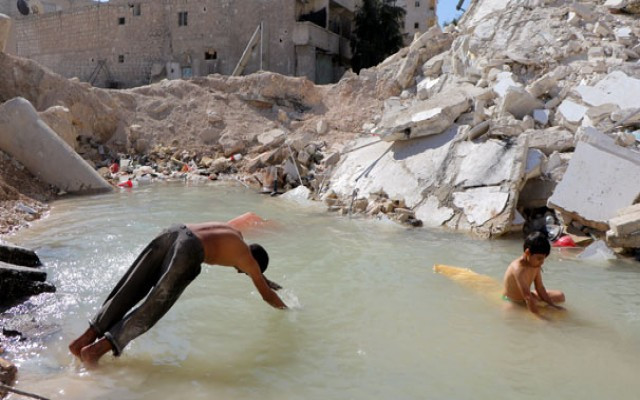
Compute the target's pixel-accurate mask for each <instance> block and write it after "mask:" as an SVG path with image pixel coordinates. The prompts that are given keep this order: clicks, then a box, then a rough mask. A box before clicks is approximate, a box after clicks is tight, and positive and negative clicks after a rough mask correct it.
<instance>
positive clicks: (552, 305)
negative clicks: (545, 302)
mask: <svg viewBox="0 0 640 400" xmlns="http://www.w3.org/2000/svg"><path fill="white" fill-rule="evenodd" d="M550 306H551V307H553V308H555V309H556V310H562V311H566V310H567V309H566V308H564V307H562V306H559V305H557V304H550Z"/></svg>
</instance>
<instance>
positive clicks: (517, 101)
mask: <svg viewBox="0 0 640 400" xmlns="http://www.w3.org/2000/svg"><path fill="white" fill-rule="evenodd" d="M542 107H544V103H543V102H541V101H540V100H538V99H536V98H535V97H533V96H532V95H531V94H530V93H529V92H527V91H526V90H524V88H522V87H516V86H510V87H509V88H507V90H506V92H505V94H504V96H503V97H502V100H501V101H500V112H501V113H505V112H508V113H509V114H511V115H513V116H514V117H516V118H518V119H522V118H524V117H525V116H527V115H531V114H532V113H533V110H535V109H537V108H542Z"/></svg>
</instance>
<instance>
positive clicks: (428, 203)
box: [414, 196, 455, 228]
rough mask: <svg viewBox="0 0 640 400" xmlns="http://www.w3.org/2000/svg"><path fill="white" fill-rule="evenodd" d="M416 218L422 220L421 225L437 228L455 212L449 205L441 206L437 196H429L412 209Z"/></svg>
mask: <svg viewBox="0 0 640 400" xmlns="http://www.w3.org/2000/svg"><path fill="white" fill-rule="evenodd" d="M414 212H415V215H416V218H418V219H419V220H421V221H422V223H423V225H424V226H426V227H429V228H437V227H439V226H442V225H443V224H444V223H445V222H447V221H449V220H450V219H451V218H452V217H453V216H454V215H455V212H454V211H453V209H451V208H449V207H441V206H440V202H439V201H438V198H437V197H435V196H429V197H427V198H426V200H425V201H424V202H423V203H422V204H420V205H419V206H417V207H416V208H415V209H414Z"/></svg>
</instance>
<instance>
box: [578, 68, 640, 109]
mask: <svg viewBox="0 0 640 400" xmlns="http://www.w3.org/2000/svg"><path fill="white" fill-rule="evenodd" d="M575 90H576V92H578V93H579V94H580V96H581V97H582V100H583V101H584V102H585V103H587V104H589V105H592V106H601V105H603V104H615V105H617V106H618V107H620V108H621V109H625V108H640V79H635V78H631V77H629V76H627V74H625V73H624V72H622V71H614V72H611V73H610V74H609V75H607V76H606V77H605V78H603V79H602V80H600V81H599V82H598V83H597V84H596V85H595V86H585V85H580V86H578V87H577V88H575Z"/></svg>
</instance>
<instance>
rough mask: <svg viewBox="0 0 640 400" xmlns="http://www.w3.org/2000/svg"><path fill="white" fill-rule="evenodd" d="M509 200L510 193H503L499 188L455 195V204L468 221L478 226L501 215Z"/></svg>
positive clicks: (481, 189) (485, 188) (487, 188)
mask: <svg viewBox="0 0 640 400" xmlns="http://www.w3.org/2000/svg"><path fill="white" fill-rule="evenodd" d="M508 200H509V193H504V192H502V191H501V190H500V187H498V186H490V187H480V188H473V189H469V190H467V191H465V192H456V193H454V194H453V204H454V205H455V206H456V207H458V208H461V209H462V210H463V211H464V213H465V216H466V217H467V221H469V222H470V223H472V224H475V225H477V226H481V225H484V224H485V223H486V222H487V221H489V220H490V219H493V218H495V217H497V216H498V215H500V213H502V211H503V210H504V208H505V207H506V205H507V201H508Z"/></svg>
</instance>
